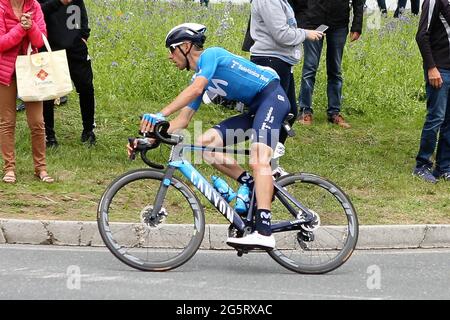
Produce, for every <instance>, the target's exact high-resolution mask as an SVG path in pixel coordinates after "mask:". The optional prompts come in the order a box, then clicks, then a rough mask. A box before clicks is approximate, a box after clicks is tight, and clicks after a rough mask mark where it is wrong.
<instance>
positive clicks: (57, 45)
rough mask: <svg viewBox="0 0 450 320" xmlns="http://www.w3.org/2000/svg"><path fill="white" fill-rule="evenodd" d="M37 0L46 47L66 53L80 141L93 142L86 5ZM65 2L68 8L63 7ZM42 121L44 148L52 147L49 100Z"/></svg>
mask: <svg viewBox="0 0 450 320" xmlns="http://www.w3.org/2000/svg"><path fill="white" fill-rule="evenodd" d="M38 1H39V2H40V3H41V6H42V11H43V12H44V16H45V21H46V23H47V29H48V40H49V43H50V46H51V47H52V49H53V50H60V49H66V52H67V59H68V62H69V70H70V77H71V78H72V81H73V83H74V84H75V88H76V90H77V93H78V95H79V99H80V111H81V118H82V120H83V132H82V133H81V142H87V143H88V144H89V145H94V144H95V142H96V136H95V133H94V127H95V123H94V114H95V97H94V85H93V83H92V81H93V73H92V66H91V58H90V57H89V53H88V47H87V41H88V38H89V34H90V29H89V26H88V16H87V12H86V7H85V5H84V2H83V0H38ZM68 5H70V7H67V6H68ZM77 8H78V9H77ZM77 13H78V16H77ZM74 17H75V22H74V20H73V19H74ZM77 19H78V20H79V21H77ZM44 121H45V133H46V139H47V147H56V146H57V145H58V141H57V139H56V134H55V129H54V101H53V100H49V101H44Z"/></svg>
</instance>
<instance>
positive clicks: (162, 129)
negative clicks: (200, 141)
mask: <svg viewBox="0 0 450 320" xmlns="http://www.w3.org/2000/svg"><path fill="white" fill-rule="evenodd" d="M169 127H170V123H169V122H168V121H160V122H158V123H157V124H156V125H155V128H154V131H152V132H145V133H143V132H141V131H139V134H140V135H142V136H144V138H128V142H129V144H130V145H131V146H133V145H134V143H135V141H136V140H137V144H136V147H135V148H134V150H133V152H131V154H130V160H134V159H136V152H139V153H140V154H141V158H142V161H144V163H145V164H147V165H148V166H149V167H152V168H155V169H160V170H162V169H164V166H163V165H161V164H158V163H154V162H152V161H150V160H149V159H148V158H147V151H149V150H152V149H155V148H158V147H159V145H160V144H161V142H162V143H165V144H168V145H172V146H174V145H177V144H178V143H180V142H181V141H182V140H183V139H182V138H183V137H182V136H178V135H172V134H170V133H168V132H167V131H168V130H169ZM150 140H154V141H152V142H150Z"/></svg>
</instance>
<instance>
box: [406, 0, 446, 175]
mask: <svg viewBox="0 0 450 320" xmlns="http://www.w3.org/2000/svg"><path fill="white" fill-rule="evenodd" d="M449 24H450V4H449V2H448V0H435V1H434V0H432V1H430V0H425V1H424V3H423V6H422V14H421V16H420V22H419V28H418V31H417V35H416V41H417V44H418V46H419V49H420V53H421V55H422V58H423V66H424V71H425V85H426V94H427V116H426V119H425V123H424V125H423V129H422V135H421V138H420V147H419V152H418V154H417V157H416V167H415V168H414V171H413V175H415V176H417V177H419V178H421V179H423V180H425V181H427V182H431V183H436V182H437V179H439V178H440V179H442V180H445V181H450V106H449V98H450V40H449V37H448V34H447V28H448V25H449ZM436 144H437V150H436V158H435V159H436V161H435V163H434V164H435V168H434V171H433V173H432V172H431V170H432V167H433V162H432V161H431V160H430V159H431V157H432V155H433V153H434V151H435V148H436Z"/></svg>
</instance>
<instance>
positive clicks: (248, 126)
mask: <svg viewBox="0 0 450 320" xmlns="http://www.w3.org/2000/svg"><path fill="white" fill-rule="evenodd" d="M290 109H291V106H290V103H289V99H288V98H287V96H286V93H285V92H284V90H283V88H282V87H281V86H280V82H279V81H278V80H274V81H272V82H270V83H269V84H268V85H267V87H265V88H264V89H263V90H262V91H261V92H260V93H258V94H257V95H256V96H255V98H254V99H253V101H252V102H251V104H250V105H249V111H248V112H247V113H244V114H240V115H238V116H234V117H231V118H228V119H226V120H224V121H222V122H221V123H219V124H218V125H215V126H214V127H213V128H214V129H216V130H218V131H219V132H220V134H221V136H222V140H223V145H224V146H227V145H231V144H236V143H239V142H242V141H245V140H248V139H251V141H252V143H255V142H259V143H264V144H266V145H267V146H269V147H271V148H272V149H275V147H276V145H277V143H278V140H279V136H280V130H282V128H281V127H282V124H283V121H284V119H285V118H286V116H287V115H288V113H289V111H290ZM283 130H284V129H283Z"/></svg>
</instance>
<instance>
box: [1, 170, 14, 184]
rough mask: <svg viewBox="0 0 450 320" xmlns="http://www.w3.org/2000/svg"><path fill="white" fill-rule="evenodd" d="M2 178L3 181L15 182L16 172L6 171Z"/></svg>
mask: <svg viewBox="0 0 450 320" xmlns="http://www.w3.org/2000/svg"><path fill="white" fill-rule="evenodd" d="M2 180H3V182H5V183H16V174H15V173H14V171H8V172H6V174H5V175H4V176H3V179H2Z"/></svg>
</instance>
